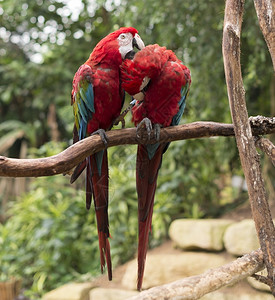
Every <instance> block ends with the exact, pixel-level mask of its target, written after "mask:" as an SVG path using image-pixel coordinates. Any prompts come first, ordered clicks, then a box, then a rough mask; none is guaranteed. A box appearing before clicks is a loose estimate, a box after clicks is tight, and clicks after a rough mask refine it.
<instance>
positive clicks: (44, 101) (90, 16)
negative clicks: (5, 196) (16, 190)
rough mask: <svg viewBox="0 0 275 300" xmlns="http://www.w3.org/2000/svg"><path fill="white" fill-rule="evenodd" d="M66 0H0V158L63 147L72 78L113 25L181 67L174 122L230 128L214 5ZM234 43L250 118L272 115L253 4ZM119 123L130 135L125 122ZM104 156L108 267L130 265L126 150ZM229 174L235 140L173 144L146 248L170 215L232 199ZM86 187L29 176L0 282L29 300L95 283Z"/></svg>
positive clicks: (1, 245) (132, 213) (212, 209)
mask: <svg viewBox="0 0 275 300" xmlns="http://www.w3.org/2000/svg"><path fill="white" fill-rule="evenodd" d="M74 2H75V1H55V0H51V1H41V0H36V1H30V0H16V1H15V0H5V1H3V0H2V1H1V0H0V3H1V5H0V120H1V123H0V149H1V150H2V151H3V152H6V151H8V149H9V152H6V153H8V155H9V156H18V154H19V151H20V141H21V140H22V139H24V140H25V141H27V142H28V146H29V152H28V156H29V157H43V156H49V155H54V154H56V153H58V152H60V151H61V150H63V149H64V147H66V146H67V145H69V144H70V140H71V136H72V128H73V125H72V124H73V113H72V108H71V106H70V91H71V82H72V78H73V75H74V73H75V71H76V70H77V68H78V67H79V65H80V64H82V63H83V62H84V61H85V60H86V59H87V57H88V56H89V54H90V52H91V51H92V49H93V47H94V46H95V44H96V43H97V42H98V40H99V39H101V38H102V37H103V36H105V35H106V34H108V33H109V32H110V31H112V30H114V29H117V28H118V27H119V26H134V27H136V28H137V29H138V30H139V32H140V35H141V36H142V38H143V40H144V41H145V43H146V44H153V43H158V44H160V45H161V46H166V47H167V48H169V49H172V50H174V51H175V52H176V54H177V55H178V57H179V58H180V59H182V60H183V62H184V63H185V64H186V65H187V66H188V67H189V68H190V69H191V74H192V86H191V90H190V96H189V98H188V100H187V107H186V111H185V114H184V120H183V121H182V122H185V123H187V122H192V121H196V120H212V121H219V122H231V118H230V111H229V105H228V100H227V92H226V86H225V80H224V70H223V60H222V51H221V41H222V27H223V12H224V1H216V0H209V1H207V2H202V1H193V0H186V1H180V0H166V1H163V0H157V1H156V0H147V1H146V5H144V2H142V1H137V0H131V1H126V0H123V1H118V2H117V1H105V0H99V1H89V0H82V1H81V2H80V4H79V7H78V8H72V7H70V5H71V4H72V3H74ZM70 3H71V4H70ZM241 42H242V43H241V45H242V54H241V59H242V71H243V76H244V84H245V88H246V98H247V104H248V111H249V114H264V115H269V114H274V112H271V108H270V101H269V99H270V97H271V95H270V85H271V84H272V76H273V74H272V66H271V60H270V56H269V53H268V50H267V47H266V45H265V42H264V40H263V37H262V34H261V32H260V30H259V26H258V21H257V17H256V13H255V10H254V7H253V3H252V2H251V1H250V2H248V1H247V2H246V13H245V16H244V22H243V30H242V41H241ZM50 104H54V106H55V108H56V119H57V121H56V122H57V125H58V131H59V133H60V136H61V142H58V143H56V142H52V141H51V132H50V126H49V125H50V124H48V120H47V119H48V115H49V106H50ZM127 126H128V127H130V126H132V125H131V123H130V116H127ZM16 140H17V142H15V141H16ZM10 145H13V146H12V147H11V146H10ZM0 152H1V151H0ZM108 153H109V161H110V192H109V195H110V209H109V211H110V232H111V235H112V236H113V238H112V239H111V251H112V257H113V262H114V264H118V263H122V262H125V261H126V260H127V259H129V258H130V257H132V256H133V255H134V253H135V251H136V245H137V200H136V199H137V196H136V187H135V155H136V154H135V153H136V147H135V146H121V147H113V148H110V149H109V150H108ZM234 174H242V171H241V170H240V164H239V160H238V154H237V151H236V145H235V142H234V139H231V138H211V139H201V140H189V141H178V142H174V143H171V145H170V147H169V149H168V151H167V153H165V155H164V158H163V165H162V168H161V170H160V173H159V179H158V188H157V192H156V199H155V208H154V215H153V228H152V229H153V230H152V233H153V234H152V239H151V246H155V245H157V244H158V243H160V242H161V240H162V239H164V238H165V237H166V235H167V228H168V226H169V224H170V222H171V220H173V219H174V218H177V217H182V216H183V217H191V218H201V217H205V216H216V215H217V214H218V213H221V206H222V205H224V204H226V203H230V202H232V201H233V200H234V199H235V197H236V194H235V191H234V190H232V187H231V185H230V178H231V176H232V175H234ZM84 186H85V184H84V180H83V179H79V180H78V181H77V183H76V184H75V185H74V186H73V187H72V186H69V185H68V179H67V178H65V177H62V176H55V177H52V178H41V179H36V180H34V181H33V184H32V186H31V187H30V191H29V192H28V193H27V194H26V195H22V197H20V198H19V199H18V200H17V201H16V202H15V203H11V208H10V210H9V212H8V213H9V215H10V218H9V219H8V221H7V222H6V224H4V225H0V261H1V264H0V269H1V272H0V274H1V275H0V280H4V279H5V278H8V277H9V276H11V275H14V274H16V275H21V276H22V277H23V278H24V284H25V286H27V287H28V288H30V289H31V293H32V295H41V294H42V293H43V292H44V291H46V290H49V289H52V288H54V287H55V286H57V285H60V284H62V283H65V282H67V281H69V280H75V279H79V278H81V276H83V274H85V273H88V274H90V275H96V274H98V272H99V269H100V267H99V252H98V243H97V230H96V225H95V217H94V212H93V210H92V209H91V211H90V212H87V211H86V209H85V205H84V198H85V195H84V188H85V187H84ZM74 187H77V188H78V190H76V189H75V188H74ZM34 297H35V296H34Z"/></svg>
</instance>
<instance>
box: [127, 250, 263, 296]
mask: <svg viewBox="0 0 275 300" xmlns="http://www.w3.org/2000/svg"><path fill="white" fill-rule="evenodd" d="M263 268H264V262H263V253H262V251H261V250H260V249H259V250H257V251H253V252H251V253H249V254H246V255H244V256H243V257H241V258H238V259H237V260H235V261H233V262H231V263H229V264H226V265H224V266H221V267H219V268H215V269H210V270H207V271H206V272H205V273H203V274H200V275H197V276H191V277H187V278H184V279H180V280H177V281H175V282H172V283H168V284H165V285H162V286H157V287H153V288H151V289H149V290H146V291H143V292H141V293H140V294H138V295H136V296H134V297H131V298H129V299H128V300H166V299H177V300H195V299H199V298H201V297H202V296H203V295H205V294H208V293H210V292H213V291H215V290H218V289H220V288H222V287H224V286H227V285H232V284H234V283H237V282H239V281H240V280H242V279H244V278H246V277H248V276H250V275H252V274H254V273H256V272H258V271H260V270H262V269H263Z"/></svg>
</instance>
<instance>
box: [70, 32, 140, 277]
mask: <svg viewBox="0 0 275 300" xmlns="http://www.w3.org/2000/svg"><path fill="white" fill-rule="evenodd" d="M134 46H136V47H137V48H138V49H141V48H143V47H144V44H143V41H142V40H141V38H140V37H139V35H138V31H137V30H136V29H135V28H132V27H127V28H126V27H123V28H120V29H119V30H117V31H114V32H112V33H110V34H109V35H107V36H106V37H105V38H103V39H102V40H101V41H100V42H99V43H98V44H97V45H96V46H95V48H94V50H93V52H92V53H91V55H90V57H89V59H88V60H87V61H86V62H85V63H84V64H83V65H81V66H80V67H79V69H78V71H77V72H76V74H75V76H74V79H73V88H72V94H71V105H72V106H73V111H74V117H75V124H74V132H73V140H74V142H77V141H79V140H82V139H84V138H85V137H87V136H89V135H91V134H95V133H98V134H99V135H100V136H101V138H102V140H103V142H104V143H105V144H106V143H107V140H106V135H105V130H110V129H111V127H112V125H113V122H114V121H115V119H116V118H117V117H118V116H119V114H120V111H121V108H122V106H123V103H124V90H123V89H122V87H121V79H120V68H119V67H120V65H121V64H122V61H123V59H125V57H131V56H132V54H133V51H134V50H133V48H134ZM85 168H86V207H87V209H89V208H90V205H91V200H92V195H93V199H94V206H95V212H96V220H97V228H98V239H99V249H100V263H101V272H103V269H104V267H105V258H106V262H107V269H108V277H109V280H112V266H111V255H110V244H109V241H108V238H109V236H110V234H109V221H108V161H107V149H105V150H102V151H100V152H98V153H96V154H94V155H91V156H90V157H88V158H87V159H86V160H85V161H83V162H82V163H80V164H79V165H78V166H77V167H76V168H75V170H74V173H73V175H72V177H71V183H73V182H74V181H75V180H76V179H77V178H78V177H79V175H80V174H81V172H82V171H83V170H84V169H85Z"/></svg>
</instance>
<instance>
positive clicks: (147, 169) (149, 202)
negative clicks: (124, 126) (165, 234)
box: [136, 145, 164, 290]
mask: <svg viewBox="0 0 275 300" xmlns="http://www.w3.org/2000/svg"><path fill="white" fill-rule="evenodd" d="M163 148H164V147H163V145H160V146H159V147H158V149H157V151H156V153H155V155H154V157H153V158H152V159H151V160H150V159H149V157H148V153H147V149H146V146H144V145H139V146H138V151H137V168H136V181H137V182H136V183H137V193H138V220H139V239H138V279H137V289H138V290H141V288H142V281H143V274H144V266H145V260H146V254H147V248H148V239H149V231H150V230H151V224H152V215H153V207H154V197H155V191H156V185H157V177H158V171H159V168H160V166H161V160H162V153H163Z"/></svg>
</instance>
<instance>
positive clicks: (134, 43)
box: [133, 38, 141, 50]
mask: <svg viewBox="0 0 275 300" xmlns="http://www.w3.org/2000/svg"><path fill="white" fill-rule="evenodd" d="M134 47H136V48H137V49H138V50H141V49H140V48H139V46H138V44H137V40H136V39H135V38H133V48H134Z"/></svg>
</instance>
